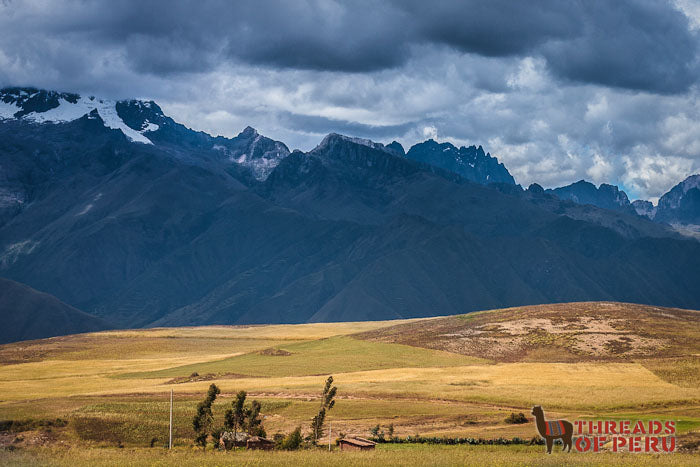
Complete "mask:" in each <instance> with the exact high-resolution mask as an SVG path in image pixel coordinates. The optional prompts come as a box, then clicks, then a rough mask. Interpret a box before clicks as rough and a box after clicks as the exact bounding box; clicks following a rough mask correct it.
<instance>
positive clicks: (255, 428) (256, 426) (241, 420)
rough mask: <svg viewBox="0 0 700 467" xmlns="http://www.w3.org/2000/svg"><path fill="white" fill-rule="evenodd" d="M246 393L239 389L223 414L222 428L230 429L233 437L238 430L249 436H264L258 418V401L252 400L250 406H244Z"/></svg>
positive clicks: (260, 421) (263, 430)
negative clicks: (229, 406)
mask: <svg viewBox="0 0 700 467" xmlns="http://www.w3.org/2000/svg"><path fill="white" fill-rule="evenodd" d="M246 397H247V393H246V392H245V391H240V392H239V393H238V394H236V398H235V399H234V400H233V402H232V403H231V408H230V409H228V410H227V411H226V413H225V414H224V428H226V429H227V430H232V431H233V434H234V437H235V436H236V434H237V433H238V432H239V431H240V432H241V433H248V434H249V435H251V436H263V437H264V436H265V428H263V426H262V420H261V419H260V408H261V406H260V402H258V401H256V400H254V401H253V402H252V403H251V405H250V407H246V406H245V401H246Z"/></svg>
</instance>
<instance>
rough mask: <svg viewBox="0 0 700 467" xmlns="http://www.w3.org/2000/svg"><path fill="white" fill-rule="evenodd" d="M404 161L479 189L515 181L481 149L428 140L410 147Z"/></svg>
mask: <svg viewBox="0 0 700 467" xmlns="http://www.w3.org/2000/svg"><path fill="white" fill-rule="evenodd" d="M406 157H407V158H409V159H413V160H416V161H418V162H423V163H426V164H430V165H433V166H436V167H439V168H441V169H444V170H448V171H450V172H453V173H456V174H458V175H460V176H462V177H464V178H466V179H467V180H471V181H473V182H476V183H480V184H482V185H487V184H490V183H507V184H510V185H515V179H514V178H513V176H512V175H511V174H510V173H509V172H508V169H506V167H505V166H504V165H503V164H502V163H500V162H498V159H497V158H495V157H492V156H491V154H489V153H486V152H485V151H484V148H483V147H482V146H478V147H477V146H461V147H459V148H458V147H456V146H455V145H454V144H452V143H450V142H443V143H439V142H437V141H435V140H434V139H429V140H427V141H424V142H422V143H418V144H415V145H413V146H412V147H411V148H410V149H409V150H408V152H407V153H406Z"/></svg>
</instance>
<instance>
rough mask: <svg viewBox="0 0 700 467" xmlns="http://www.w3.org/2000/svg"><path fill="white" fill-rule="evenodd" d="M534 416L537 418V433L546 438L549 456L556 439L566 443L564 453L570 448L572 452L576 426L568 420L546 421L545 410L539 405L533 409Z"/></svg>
mask: <svg viewBox="0 0 700 467" xmlns="http://www.w3.org/2000/svg"><path fill="white" fill-rule="evenodd" d="M532 415H534V416H535V426H537V432H538V433H539V434H540V436H541V437H542V438H544V441H545V443H546V444H547V454H551V453H552V446H553V445H554V440H555V439H560V440H562V442H563V443H564V449H563V451H566V450H567V448H569V450H568V452H571V444H572V436H573V434H574V426H573V425H572V424H571V422H568V421H567V420H549V421H548V420H546V419H545V418H544V410H542V407H541V406H539V405H536V406H534V407H533V408H532Z"/></svg>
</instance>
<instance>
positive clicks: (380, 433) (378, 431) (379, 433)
mask: <svg viewBox="0 0 700 467" xmlns="http://www.w3.org/2000/svg"><path fill="white" fill-rule="evenodd" d="M369 432H370V434H371V435H372V438H375V439H378V440H379V441H380V442H384V441H386V438H385V433H384V430H382V427H381V425H379V424H377V425H376V426H373V427H372V428H370V430H369ZM386 435H389V439H394V424H393V423H390V424H389V425H387V426H386Z"/></svg>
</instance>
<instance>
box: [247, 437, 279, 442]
mask: <svg viewBox="0 0 700 467" xmlns="http://www.w3.org/2000/svg"><path fill="white" fill-rule="evenodd" d="M248 442H253V443H257V442H260V443H274V441H272V440H271V439H267V438H263V437H262V436H251V437H250V438H248Z"/></svg>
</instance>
